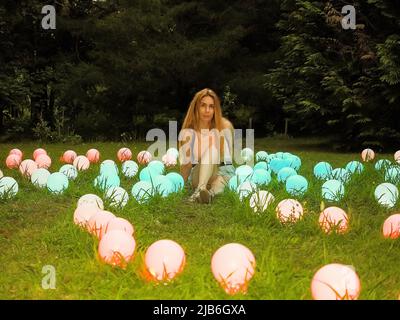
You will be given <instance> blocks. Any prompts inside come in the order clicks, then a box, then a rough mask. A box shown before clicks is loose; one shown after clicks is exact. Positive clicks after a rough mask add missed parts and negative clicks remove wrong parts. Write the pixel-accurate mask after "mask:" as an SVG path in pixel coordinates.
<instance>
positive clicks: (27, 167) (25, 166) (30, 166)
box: [19, 159, 38, 178]
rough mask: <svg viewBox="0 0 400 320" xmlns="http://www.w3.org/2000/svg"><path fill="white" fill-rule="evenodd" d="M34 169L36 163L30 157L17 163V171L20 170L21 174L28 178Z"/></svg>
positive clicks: (36, 167) (36, 166)
mask: <svg viewBox="0 0 400 320" xmlns="http://www.w3.org/2000/svg"><path fill="white" fill-rule="evenodd" d="M36 169H38V165H37V163H36V162H35V161H33V160H32V159H26V160H24V161H22V162H21V164H20V165H19V171H20V172H21V174H22V175H23V176H25V177H28V178H30V177H31V175H32V173H33V171H35V170H36Z"/></svg>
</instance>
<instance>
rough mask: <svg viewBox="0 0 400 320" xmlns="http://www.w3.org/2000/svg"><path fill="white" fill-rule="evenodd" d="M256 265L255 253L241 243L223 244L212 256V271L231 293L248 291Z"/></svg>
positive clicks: (221, 284) (228, 292) (227, 291)
mask: <svg viewBox="0 0 400 320" xmlns="http://www.w3.org/2000/svg"><path fill="white" fill-rule="evenodd" d="M255 267H256V259H255V257H254V255H253V253H252V252H251V251H250V250H249V249H248V248H246V247H245V246H244V245H242V244H239V243H229V244H226V245H224V246H222V247H221V248H219V249H218V250H217V251H216V252H215V253H214V255H213V256H212V258H211V271H212V273H213V275H214V277H215V279H216V280H217V281H218V283H219V284H220V286H221V287H222V288H223V289H224V290H225V292H226V293H227V294H229V295H234V294H236V293H239V292H240V293H246V292H247V288H248V284H249V282H250V280H251V278H252V277H253V275H254V272H255Z"/></svg>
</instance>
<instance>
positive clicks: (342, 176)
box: [331, 168, 351, 183]
mask: <svg viewBox="0 0 400 320" xmlns="http://www.w3.org/2000/svg"><path fill="white" fill-rule="evenodd" d="M350 178H351V173H350V171H347V170H346V169H343V168H336V169H334V170H333V171H332V173H331V179H332V180H339V181H342V182H343V183H347V182H349V181H350Z"/></svg>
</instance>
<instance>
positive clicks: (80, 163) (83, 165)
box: [73, 156, 90, 171]
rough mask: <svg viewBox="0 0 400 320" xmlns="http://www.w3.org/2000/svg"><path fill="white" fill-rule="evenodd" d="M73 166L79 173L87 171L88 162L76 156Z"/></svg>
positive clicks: (83, 157) (84, 158) (86, 159)
mask: <svg viewBox="0 0 400 320" xmlns="http://www.w3.org/2000/svg"><path fill="white" fill-rule="evenodd" d="M73 165H74V167H75V168H76V169H78V170H79V171H84V170H87V169H89V166H90V161H89V159H88V158H86V157H85V156H77V157H76V158H75V160H74V162H73Z"/></svg>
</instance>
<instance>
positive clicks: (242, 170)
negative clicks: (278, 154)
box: [235, 164, 253, 181]
mask: <svg viewBox="0 0 400 320" xmlns="http://www.w3.org/2000/svg"><path fill="white" fill-rule="evenodd" d="M235 174H236V175H237V176H240V177H241V179H243V181H244V180H246V179H249V178H250V176H251V175H252V174H253V168H252V167H250V166H248V165H246V164H244V165H241V166H239V167H237V168H236V169H235Z"/></svg>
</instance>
